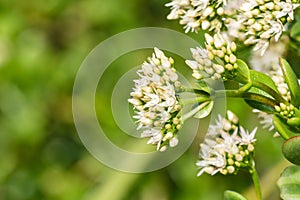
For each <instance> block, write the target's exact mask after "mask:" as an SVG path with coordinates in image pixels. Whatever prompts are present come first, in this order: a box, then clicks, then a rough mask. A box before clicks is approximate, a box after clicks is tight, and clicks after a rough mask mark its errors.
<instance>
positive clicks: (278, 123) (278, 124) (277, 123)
mask: <svg viewBox="0 0 300 200" xmlns="http://www.w3.org/2000/svg"><path fill="white" fill-rule="evenodd" d="M273 125H274V127H275V129H276V130H277V132H278V133H279V134H280V135H281V136H282V137H283V138H284V139H286V140H287V139H289V138H291V137H293V136H295V135H297V132H295V131H293V130H291V127H289V126H288V125H287V124H286V123H285V121H283V119H281V118H280V117H279V116H277V115H274V117H273Z"/></svg>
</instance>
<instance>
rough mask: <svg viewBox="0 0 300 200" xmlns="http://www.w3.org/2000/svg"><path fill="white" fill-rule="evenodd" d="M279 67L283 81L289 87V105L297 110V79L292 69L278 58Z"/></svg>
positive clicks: (299, 92)
mask: <svg viewBox="0 0 300 200" xmlns="http://www.w3.org/2000/svg"><path fill="white" fill-rule="evenodd" d="M279 63H280V67H281V70H282V73H283V76H284V79H285V82H286V84H287V85H288V87H289V90H290V92H291V103H292V104H293V105H294V106H295V107H297V108H299V106H300V86H299V82H298V78H297V76H296V74H295V72H294V70H293V69H292V67H291V66H290V65H289V63H288V62H287V61H286V60H285V59H283V58H279Z"/></svg>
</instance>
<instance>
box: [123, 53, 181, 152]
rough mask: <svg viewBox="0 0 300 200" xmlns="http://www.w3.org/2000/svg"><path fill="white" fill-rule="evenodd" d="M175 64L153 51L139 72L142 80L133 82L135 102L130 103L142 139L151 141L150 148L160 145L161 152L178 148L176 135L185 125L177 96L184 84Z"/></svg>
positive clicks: (132, 95)
mask: <svg viewBox="0 0 300 200" xmlns="http://www.w3.org/2000/svg"><path fill="white" fill-rule="evenodd" d="M173 63H174V61H173V59H172V58H171V57H170V58H167V57H166V56H165V55H164V53H163V52H162V51H161V50H159V49H158V48H154V53H153V55H152V57H149V58H148V62H146V61H145V62H144V63H143V64H142V66H141V68H142V69H140V70H138V71H137V74H138V75H139V79H137V80H134V83H135V87H134V88H133V92H131V93H130V95H131V97H132V98H130V99H128V101H129V103H131V104H132V105H133V106H134V110H135V115H134V116H133V118H135V119H136V120H137V123H138V127H137V129H138V130H139V129H142V130H143V132H142V135H141V136H142V137H145V138H150V139H149V140H148V144H153V145H157V150H160V151H164V150H166V148H167V146H171V147H173V146H176V145H177V143H178V139H177V135H176V133H177V131H178V130H179V129H180V128H181V124H182V121H181V118H180V116H181V112H180V111H181V105H180V103H179V101H178V97H177V96H176V89H179V88H180V87H181V84H180V82H179V81H178V74H177V73H176V70H175V69H174V68H173V67H172V65H173Z"/></svg>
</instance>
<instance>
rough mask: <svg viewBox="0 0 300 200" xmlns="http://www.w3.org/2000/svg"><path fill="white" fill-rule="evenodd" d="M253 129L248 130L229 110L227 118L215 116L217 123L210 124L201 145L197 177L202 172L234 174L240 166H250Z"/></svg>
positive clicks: (253, 137) (253, 138)
mask: <svg viewBox="0 0 300 200" xmlns="http://www.w3.org/2000/svg"><path fill="white" fill-rule="evenodd" d="M256 130H257V129H256V128H255V129H254V130H253V131H251V132H250V133H249V132H248V131H247V130H245V129H244V128H243V127H242V126H239V125H238V118H237V117H236V115H235V114H234V113H232V112H231V111H228V112H227V117H226V118H223V117H221V116H218V120H217V121H216V125H210V126H209V129H208V133H207V134H206V137H205V139H204V141H203V143H202V144H200V152H199V157H200V159H199V161H198V162H197V163H196V165H197V166H198V167H199V168H200V171H199V173H198V176H200V175H202V174H203V173H204V172H206V173H208V174H211V175H214V174H216V173H218V172H220V173H221V174H224V175H226V174H228V173H229V174H234V173H237V171H238V170H239V169H240V168H242V167H248V166H250V165H251V159H252V154H253V151H254V143H255V141H256V139H255V133H256Z"/></svg>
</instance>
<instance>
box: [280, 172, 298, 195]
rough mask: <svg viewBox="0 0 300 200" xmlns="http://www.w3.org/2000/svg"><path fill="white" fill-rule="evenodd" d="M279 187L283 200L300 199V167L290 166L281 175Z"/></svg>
mask: <svg viewBox="0 0 300 200" xmlns="http://www.w3.org/2000/svg"><path fill="white" fill-rule="evenodd" d="M277 185H278V187H279V189H280V197H281V198H282V199H283V200H297V199H300V167H299V166H289V167H287V168H286V169H285V170H284V171H283V172H282V174H281V176H280V178H279V180H278V181H277Z"/></svg>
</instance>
